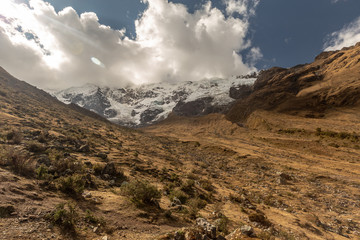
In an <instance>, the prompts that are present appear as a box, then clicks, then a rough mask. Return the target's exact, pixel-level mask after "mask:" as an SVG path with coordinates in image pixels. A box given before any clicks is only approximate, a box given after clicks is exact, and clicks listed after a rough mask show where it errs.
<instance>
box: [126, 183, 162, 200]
mask: <svg viewBox="0 0 360 240" xmlns="http://www.w3.org/2000/svg"><path fill="white" fill-rule="evenodd" d="M121 192H122V193H123V194H124V195H125V196H127V197H128V198H129V199H130V200H131V201H132V202H133V203H135V204H136V205H137V206H143V205H156V204H157V203H158V200H159V199H160V198H161V194H160V192H159V190H158V189H157V188H156V187H155V186H154V185H151V184H150V183H149V182H147V181H140V180H135V181H132V182H130V183H125V184H123V185H122V186H121Z"/></svg>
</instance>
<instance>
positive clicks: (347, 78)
mask: <svg viewBox="0 0 360 240" xmlns="http://www.w3.org/2000/svg"><path fill="white" fill-rule="evenodd" d="M359 99H360V43H358V44H357V45H356V46H354V47H350V48H344V49H342V50H340V51H333V52H324V53H322V54H320V55H319V56H317V57H316V58H315V61H314V62H313V63H311V64H305V65H298V66H295V67H293V68H290V69H283V68H277V67H274V68H271V69H269V70H266V71H263V72H262V73H261V74H260V76H259V78H258V80H257V81H256V82H255V84H254V86H253V92H252V94H251V95H250V96H249V97H247V98H246V99H243V100H240V101H238V102H237V103H236V104H235V105H234V106H233V107H232V109H231V110H230V111H229V112H228V114H227V117H228V119H229V120H231V121H233V122H237V121H243V120H244V119H246V118H247V117H248V116H249V115H250V114H251V113H252V112H253V111H255V110H257V109H263V110H276V111H279V112H287V113H293V114H300V115H303V116H304V115H307V116H310V117H318V116H321V114H322V113H323V112H324V111H325V110H327V109H332V108H334V107H341V106H354V105H358V104H359Z"/></svg>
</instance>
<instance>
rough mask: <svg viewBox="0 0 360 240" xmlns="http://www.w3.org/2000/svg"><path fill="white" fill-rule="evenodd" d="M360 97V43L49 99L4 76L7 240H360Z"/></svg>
mask: <svg viewBox="0 0 360 240" xmlns="http://www.w3.org/2000/svg"><path fill="white" fill-rule="evenodd" d="M49 92H51V91H49ZM53 96H56V97H57V98H58V99H60V100H61V101H59V100H58V99H56V98H54V97H53ZM359 97H360V44H357V45H355V46H352V47H349V48H344V49H342V50H339V51H333V52H324V53H321V54H320V55H319V56H317V57H316V58H315V60H314V62H312V63H309V64H303V65H298V66H295V67H293V68H288V69H285V68H279V67H276V68H271V69H268V70H264V71H261V72H259V74H258V75H256V76H255V75H252V76H251V77H248V78H246V77H239V78H236V77H234V78H232V79H230V81H229V80H221V79H212V80H204V81H200V82H183V83H181V84H177V85H173V84H153V85H147V86H139V87H133V88H123V89H110V88H105V87H99V86H93V85H88V86H84V87H81V88H72V89H67V90H63V91H56V92H54V91H52V92H51V94H49V93H47V92H45V91H43V90H40V89H38V88H36V87H34V86H31V85H29V84H28V83H26V82H24V81H20V80H18V79H16V78H15V77H13V76H11V74H9V73H8V72H6V70H5V69H2V68H0V239H102V240H105V239H124V240H125V239H126V240H131V239H149V240H150V239H156V240H178V239H181V240H193V239H200V240H205V239H210V240H224V239H226V240H238V239H284V240H287V239H315V240H321V239H339V240H345V239H358V238H359V237H360V215H359V208H360V201H359V200H360V195H359V189H360V120H359V119H360V102H359V99H360V98H359ZM64 102H65V103H66V104H65V103H64ZM133 111H134V113H133ZM132 115H133V116H132ZM120 125H124V126H131V127H132V128H128V127H124V126H120ZM133 127H137V129H134V128H133ZM140 127H141V128H140Z"/></svg>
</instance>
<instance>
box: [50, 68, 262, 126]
mask: <svg viewBox="0 0 360 240" xmlns="http://www.w3.org/2000/svg"><path fill="white" fill-rule="evenodd" d="M255 77H256V75H252V76H248V77H234V78H232V79H211V80H202V81H198V82H180V83H176V84H175V83H173V84H170V83H157V84H150V85H142V86H139V87H132V88H131V87H129V88H120V89H110V88H105V87H102V88H101V87H98V86H94V85H87V86H84V87H79V88H70V89H66V90H62V91H50V92H51V94H52V95H53V96H56V97H57V98H58V99H59V100H60V101H62V102H64V103H73V104H76V105H78V106H81V107H83V108H85V109H88V110H91V111H93V112H95V113H98V114H99V115H101V116H103V117H105V118H107V119H109V120H110V121H112V122H114V123H117V124H120V125H122V126H128V127H139V126H145V125H149V124H153V123H156V122H159V121H161V120H163V119H165V118H166V117H167V116H168V115H169V114H170V113H171V112H174V113H175V114H177V115H180V116H201V115H206V114H209V113H215V112H225V111H226V110H228V107H229V104H230V103H232V102H233V101H234V100H235V99H239V98H241V97H243V96H244V95H246V94H247V93H248V89H249V87H248V86H249V85H252V84H253V82H254V81H255V79H256V78H255Z"/></svg>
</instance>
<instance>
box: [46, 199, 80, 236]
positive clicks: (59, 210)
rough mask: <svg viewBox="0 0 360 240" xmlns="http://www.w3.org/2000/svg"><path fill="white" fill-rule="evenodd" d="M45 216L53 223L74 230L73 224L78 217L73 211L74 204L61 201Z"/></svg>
mask: <svg viewBox="0 0 360 240" xmlns="http://www.w3.org/2000/svg"><path fill="white" fill-rule="evenodd" d="M47 218H48V219H49V220H50V221H51V222H52V223H53V224H55V225H58V226H59V227H61V228H63V229H66V230H75V224H76V222H77V219H78V214H77V212H76V211H75V206H74V205H73V204H71V203H66V204H65V203H61V204H59V205H57V206H56V208H55V210H53V211H52V212H51V213H50V214H49V215H48V216H47Z"/></svg>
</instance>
